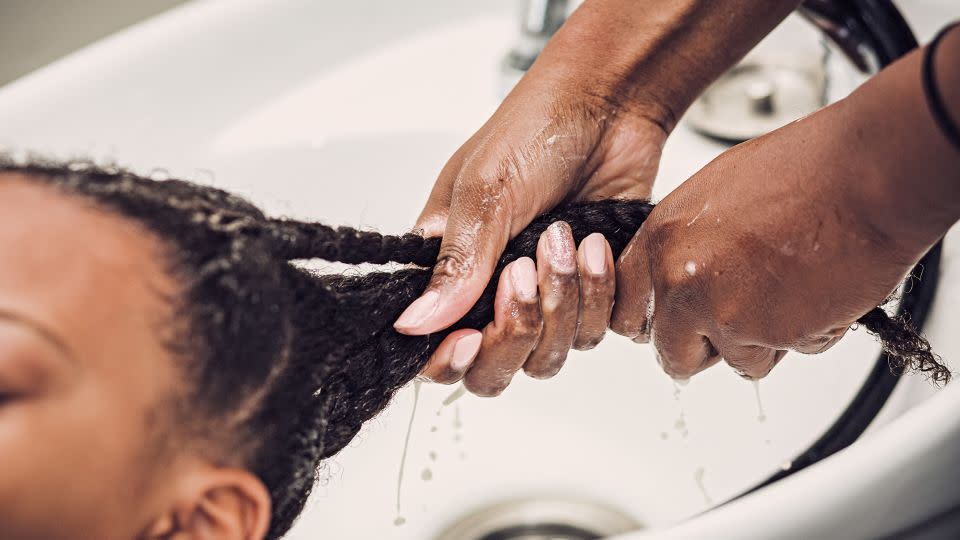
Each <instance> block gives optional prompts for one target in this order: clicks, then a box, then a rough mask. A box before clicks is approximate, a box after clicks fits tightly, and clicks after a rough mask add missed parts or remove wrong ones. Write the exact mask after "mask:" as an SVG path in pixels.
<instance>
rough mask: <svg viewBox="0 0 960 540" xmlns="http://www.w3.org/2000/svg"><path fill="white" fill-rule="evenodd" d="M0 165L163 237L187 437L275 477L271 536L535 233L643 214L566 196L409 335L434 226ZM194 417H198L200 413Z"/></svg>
mask: <svg viewBox="0 0 960 540" xmlns="http://www.w3.org/2000/svg"><path fill="white" fill-rule="evenodd" d="M0 172H19V173H23V174H25V175H27V176H28V177H29V178H31V179H32V180H35V181H37V182H38V183H41V184H44V185H48V186H51V187H54V188H57V189H59V190H62V191H64V192H66V193H69V194H73V195H75V196H78V197H81V198H84V199H87V200H89V201H91V202H92V203H93V204H95V205H96V206H98V207H100V208H104V209H106V210H108V211H112V212H114V213H116V214H118V215H121V216H123V217H126V218H129V219H131V220H132V221H134V222H135V223H138V224H140V225H142V226H143V227H144V228H145V229H146V230H148V231H150V232H151V233H152V234H154V235H156V236H157V237H158V238H160V239H161V240H162V244H163V245H164V246H165V247H166V253H165V255H166V257H165V259H166V260H165V261H164V262H165V264H166V265H167V267H168V271H169V272H170V274H171V275H172V276H173V277H174V278H175V279H177V280H178V283H179V284H180V286H181V291H180V294H179V298H173V299H170V302H171V303H172V305H173V307H174V312H175V314H176V316H175V317H174V321H172V324H173V325H174V330H173V333H172V334H170V335H169V336H167V341H168V342H169V345H168V346H169V348H170V350H171V351H172V352H173V353H174V355H175V358H177V359H178V360H179V361H181V362H182V365H183V371H184V373H185V379H186V381H188V382H187V384H186V385H185V386H187V387H188V388H187V389H184V390H183V396H182V397H181V398H180V401H181V402H182V403H180V405H178V408H179V409H182V410H183V411H189V417H187V415H186V414H183V415H182V416H183V418H182V419H181V420H182V422H183V423H184V424H185V425H191V426H195V427H194V430H195V431H194V433H192V434H191V436H199V437H205V438H208V439H210V440H211V441H213V442H214V443H215V444H220V445H222V447H223V448H226V449H229V451H231V452H235V453H236V454H238V455H239V456H240V459H242V461H243V463H244V466H245V467H247V468H249V470H251V471H252V472H253V473H254V474H256V475H257V476H258V477H259V478H260V479H261V480H262V481H263V482H264V484H265V485H266V487H267V488H268V490H269V492H270V496H271V499H272V504H273V515H272V518H271V525H270V531H269V534H268V538H271V539H273V538H279V537H281V536H282V535H283V534H284V533H286V531H287V530H288V529H289V528H290V527H291V525H292V524H293V522H294V520H295V519H296V517H297V516H298V515H299V514H300V512H301V511H302V510H303V507H304V504H305V502H306V500H307V497H308V495H309V494H310V492H311V489H312V488H313V486H314V484H315V482H316V480H317V473H318V468H319V467H320V465H321V463H322V461H323V460H324V459H325V458H328V457H330V456H332V455H334V454H336V453H337V452H339V451H340V450H341V449H342V448H343V447H344V446H346V445H347V444H348V443H349V442H350V441H351V440H352V439H353V437H354V436H355V435H356V434H357V432H358V431H359V430H360V427H361V425H362V424H363V423H364V422H365V421H367V420H369V419H370V418H372V417H374V416H375V415H376V414H377V413H378V412H380V411H381V410H383V409H384V408H385V407H386V406H387V404H388V403H389V401H390V399H391V398H392V396H393V395H394V393H395V392H396V391H397V390H398V389H399V388H400V387H402V386H403V385H405V384H406V383H408V382H410V381H411V380H412V379H413V378H414V377H415V376H416V375H417V374H418V372H419V371H420V370H421V368H422V367H423V366H424V365H425V363H426V361H427V359H428V357H429V355H430V353H431V352H432V351H433V350H434V349H435V348H436V347H437V345H438V344H439V343H440V341H442V339H443V338H444V337H445V336H446V335H447V334H448V333H449V332H450V331H452V330H455V329H458V328H482V327H483V326H484V325H486V324H487V323H489V322H490V321H491V320H492V318H493V300H494V293H495V288H496V283H497V278H498V276H499V274H500V272H501V271H502V270H503V268H504V266H505V265H506V264H508V263H509V262H511V261H514V260H516V259H517V258H519V257H523V256H534V254H535V252H536V245H537V241H538V239H539V236H540V234H541V233H542V232H543V231H544V230H545V229H546V227H547V226H548V225H549V224H550V223H553V222H554V221H557V220H563V221H566V222H567V223H568V224H569V225H570V227H571V229H572V231H573V236H574V238H575V239H576V241H577V242H578V243H579V242H580V240H582V239H583V238H584V237H586V236H587V235H588V234H590V233H592V232H601V233H603V234H604V235H605V236H606V238H607V240H608V241H609V243H610V246H611V248H612V250H613V253H614V256H615V257H616V256H618V255H619V254H620V253H621V252H622V251H623V249H624V248H625V247H626V245H627V243H628V242H629V241H630V239H631V238H632V237H633V235H634V234H635V233H636V231H637V230H638V229H639V227H640V225H641V224H642V223H643V221H644V220H645V219H646V217H647V216H648V215H649V213H650V211H651V209H652V208H653V205H652V204H650V203H648V202H644V201H624V200H607V201H602V202H591V203H578V204H571V205H568V206H565V207H562V208H559V209H557V210H555V211H552V212H550V213H549V214H546V215H543V216H540V217H539V218H537V219H536V220H535V221H534V222H533V223H532V224H531V225H530V226H529V227H527V228H526V229H525V230H523V231H522V232H521V233H520V234H519V235H518V236H517V237H516V238H514V239H513V240H512V241H511V242H510V243H509V244H508V246H507V249H506V252H505V253H504V255H503V257H502V258H501V259H500V261H499V263H498V264H497V267H496V272H495V274H494V277H493V279H492V280H491V281H490V284H489V285H488V286H487V288H486V289H485V291H484V292H483V295H482V296H481V298H480V300H479V301H478V302H477V303H476V305H474V307H473V308H472V309H471V310H470V312H469V313H468V314H467V315H466V316H464V317H463V319H461V320H460V321H459V322H457V323H456V324H454V325H453V326H452V327H451V328H450V329H448V330H445V331H443V332H438V333H436V334H432V335H430V336H405V335H401V334H399V333H397V332H395V331H394V330H393V327H392V324H393V321H394V320H396V318H397V317H398V316H399V315H400V313H401V311H403V309H404V308H405V307H406V306H407V305H408V304H409V303H410V302H412V301H413V300H414V299H416V298H417V297H418V296H419V295H420V294H421V293H422V292H423V290H424V289H425V288H426V286H427V284H428V282H429V279H430V274H431V272H430V269H429V268H430V267H431V266H432V265H433V264H434V263H435V261H436V258H437V255H438V251H439V246H440V241H439V239H437V238H423V237H421V236H419V235H416V234H405V235H402V236H384V235H381V234H379V233H376V232H367V231H359V230H356V229H352V228H348V227H340V228H331V227H329V226H327V225H324V224H321V223H312V222H303V221H296V220H290V219H279V218H270V217H267V216H265V215H264V214H263V213H262V212H261V211H260V210H259V209H257V208H256V207H255V206H254V205H252V204H250V203H249V202H247V201H246V200H244V199H242V198H240V197H237V196H235V195H232V194H230V193H228V192H226V191H222V190H220V189H216V188H213V187H208V186H201V185H197V184H193V183H190V182H185V181H180V180H164V181H156V180H151V179H147V178H142V177H139V176H137V175H136V174H134V173H132V172H129V171H126V170H123V169H119V168H113V167H98V166H96V165H94V164H93V163H89V162H69V163H58V162H45V161H41V160H37V159H30V160H27V161H14V160H12V159H10V158H6V157H3V156H0ZM309 259H322V260H326V261H339V262H343V263H349V264H359V263H375V264H384V263H388V262H393V263H402V264H406V265H409V266H408V267H404V268H401V269H399V270H396V271H389V272H385V271H373V272H369V273H346V274H321V273H317V272H313V271H310V270H307V269H304V268H303V267H302V265H298V264H295V261H302V260H309ZM860 323H861V324H862V325H863V326H864V327H865V328H867V329H868V330H869V331H871V332H873V333H875V334H877V336H878V337H879V338H880V341H881V342H882V343H883V346H884V348H885V350H886V351H887V352H888V353H889V355H890V358H891V359H893V360H892V363H893V365H894V366H895V367H897V368H898V369H905V368H912V369H915V370H919V371H924V372H929V373H930V374H932V377H933V378H934V379H935V380H938V381H941V380H946V379H947V378H948V377H949V375H950V373H949V371H948V370H947V369H946V368H945V367H944V366H943V365H942V364H941V363H940V362H939V361H938V358H937V357H936V356H934V355H933V354H932V352H931V351H930V345H929V344H928V343H927V342H926V340H925V339H923V337H921V336H920V335H919V334H917V332H916V331H915V330H914V329H913V327H912V326H910V324H909V322H908V321H907V320H905V319H902V318H890V317H889V316H888V315H887V314H886V312H885V311H883V310H882V309H879V308H877V309H874V310H872V311H871V312H870V313H868V314H867V315H866V316H865V317H863V318H862V319H860ZM198 418H199V419H201V420H199V424H198V420H197V419H198Z"/></svg>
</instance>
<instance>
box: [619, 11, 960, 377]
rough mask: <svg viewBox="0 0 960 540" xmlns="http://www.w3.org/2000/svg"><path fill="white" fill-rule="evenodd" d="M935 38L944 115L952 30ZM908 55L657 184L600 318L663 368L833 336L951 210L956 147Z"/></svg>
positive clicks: (954, 54) (683, 370)
mask: <svg viewBox="0 0 960 540" xmlns="http://www.w3.org/2000/svg"><path fill="white" fill-rule="evenodd" d="M937 52H938V54H937V57H936V58H935V61H936V69H935V72H936V73H937V75H938V77H937V78H938V83H939V86H940V88H941V89H942V90H941V92H942V95H943V96H944V98H945V100H946V102H947V103H946V104H947V107H948V109H949V110H950V113H951V116H952V118H954V119H960V93H957V92H956V90H955V89H956V88H957V86H956V84H958V83H960V29H955V30H953V31H952V32H951V33H950V34H948V35H947V36H946V37H945V38H944V41H943V42H942V44H941V48H940V49H938V51H937ZM921 55H922V52H921V51H915V52H913V53H911V54H910V55H907V56H906V57H905V58H903V59H902V60H900V61H898V62H896V63H895V64H893V65H892V66H891V67H889V68H888V69H886V70H884V71H883V72H882V73H880V74H879V75H877V76H876V77H874V78H873V79H871V80H870V81H868V82H867V83H866V84H864V85H863V86H862V87H861V88H859V89H858V90H857V91H856V92H854V93H853V94H851V96H850V97H848V98H846V99H844V100H843V101H841V102H838V103H837V104H835V105H832V106H830V107H827V108H826V109H823V110H821V111H819V112H817V113H815V114H813V115H810V116H808V117H807V118H804V119H803V120H801V121H798V122H795V123H793V124H790V125H788V126H785V127H784V128H782V129H779V130H777V131H775V132H773V133H770V134H769V135H767V136H764V137H761V138H759V139H756V140H753V141H750V142H747V143H744V144H742V145H740V146H737V147H735V148H734V149H732V150H730V151H728V152H726V153H724V154H723V155H721V156H720V157H719V158H717V159H716V160H714V161H713V162H712V163H710V164H709V165H707V166H706V167H704V169H703V170H701V171H700V172H699V173H697V174H696V175H694V176H693V178H691V179H690V180H688V181H687V182H685V183H684V184H683V185H682V186H680V187H679V188H677V190H676V191H674V192H673V193H671V194H670V195H669V196H667V197H666V198H665V199H664V200H663V201H662V202H661V203H660V204H659V205H658V206H657V208H655V209H654V211H653V212H652V213H651V214H650V219H649V220H648V221H647V222H646V223H644V225H643V227H641V230H640V232H639V233H638V234H637V236H636V237H635V238H634V239H633V241H632V242H631V244H630V245H629V246H628V247H627V249H626V250H625V251H624V253H623V254H622V255H621V257H620V261H619V262H618V265H617V302H616V309H615V310H614V316H613V322H612V328H613V329H614V330H615V331H616V332H617V333H620V334H623V335H626V336H629V337H631V338H633V339H634V340H635V341H638V342H646V341H652V342H653V345H654V346H655V347H656V349H657V351H658V352H659V356H660V359H661V361H662V364H663V367H664V369H665V370H666V371H667V372H668V373H669V374H671V375H673V376H675V377H689V376H690V375H693V374H695V373H698V372H699V371H702V370H703V369H706V368H707V367H709V366H710V365H712V364H714V363H716V362H717V361H719V359H720V358H721V357H722V358H723V359H725V360H726V361H727V362H728V363H729V364H731V365H732V366H733V367H734V368H736V369H737V370H738V371H739V372H741V373H742V374H743V375H745V376H747V377H751V378H759V377H763V376H765V375H766V374H767V373H769V371H770V370H771V369H772V368H773V367H774V365H776V363H777V361H778V360H779V359H780V358H781V357H782V356H783V354H784V352H785V351H786V350H787V349H792V350H797V351H800V352H807V353H816V352H821V351H824V350H826V349H828V348H829V347H831V346H832V345H833V344H835V343H836V342H837V341H838V340H839V339H840V337H842V336H843V334H844V332H845V331H846V329H847V328H848V327H849V326H850V325H851V324H853V323H854V321H856V319H858V318H859V317H860V316H862V315H863V314H864V313H866V312H867V311H869V310H870V309H872V308H873V307H875V306H876V305H877V304H879V303H881V302H882V301H883V300H884V298H886V297H887V295H889V294H890V293H891V292H892V291H893V290H894V289H895V288H896V287H897V286H898V285H899V283H900V282H901V281H902V280H903V278H904V277H905V276H906V274H907V273H908V272H909V271H910V269H911V268H912V267H913V265H914V264H916V262H917V261H918V260H919V259H920V257H921V256H922V255H923V254H924V253H925V252H926V251H927V250H928V249H929V248H930V247H931V246H932V245H933V244H934V243H935V242H936V241H937V240H939V239H940V238H941V237H942V236H943V235H944V234H945V233H946V231H947V230H948V229H949V228H950V226H951V225H953V224H954V223H955V222H956V221H957V220H958V219H960V172H958V171H960V151H958V150H957V149H956V148H954V147H952V146H951V145H950V144H949V143H948V141H947V139H946V137H945V136H944V135H943V134H942V133H941V131H940V130H939V129H938V128H937V126H936V124H935V123H934V119H933V117H932V116H931V114H930V112H929V109H928V107H927V103H926V100H925V97H924V95H923V91H922V87H921V76H920V63H921ZM688 265H693V266H688ZM688 269H694V271H693V272H690V271H688ZM651 308H652V309H651ZM649 314H652V319H651V318H648V315H649Z"/></svg>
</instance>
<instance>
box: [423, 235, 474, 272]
mask: <svg viewBox="0 0 960 540" xmlns="http://www.w3.org/2000/svg"><path fill="white" fill-rule="evenodd" d="M472 257H473V254H472V252H471V251H468V250H467V248H466V247H464V246H463V245H461V244H460V243H458V242H457V243H451V244H446V245H444V246H442V247H441V248H440V253H439V255H438V256H437V264H436V265H435V266H434V269H433V275H434V278H435V279H438V278H439V279H445V278H455V277H458V276H460V275H462V274H463V273H464V272H465V271H466V270H467V269H468V268H469V266H470V261H471V260H472Z"/></svg>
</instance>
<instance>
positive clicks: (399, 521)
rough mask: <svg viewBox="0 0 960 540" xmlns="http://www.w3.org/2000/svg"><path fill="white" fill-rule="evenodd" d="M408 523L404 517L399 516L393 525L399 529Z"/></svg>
mask: <svg viewBox="0 0 960 540" xmlns="http://www.w3.org/2000/svg"><path fill="white" fill-rule="evenodd" d="M406 522H407V520H406V518H404V517H403V516H397V519H395V520H393V524H394V525H396V526H397V527H399V526H401V525H403V524H404V523H406Z"/></svg>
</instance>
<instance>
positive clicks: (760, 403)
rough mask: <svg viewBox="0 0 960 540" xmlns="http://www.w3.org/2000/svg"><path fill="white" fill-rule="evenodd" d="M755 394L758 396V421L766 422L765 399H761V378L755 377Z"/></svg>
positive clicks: (753, 381)
mask: <svg viewBox="0 0 960 540" xmlns="http://www.w3.org/2000/svg"><path fill="white" fill-rule="evenodd" d="M750 382H751V383H753V394H754V396H756V398H757V422H766V421H767V413H766V412H764V410H763V401H762V400H761V399H760V379H753V380H752V381H750Z"/></svg>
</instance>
